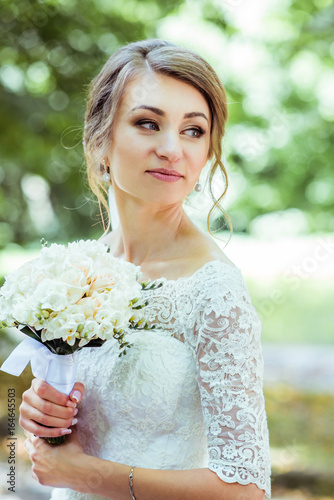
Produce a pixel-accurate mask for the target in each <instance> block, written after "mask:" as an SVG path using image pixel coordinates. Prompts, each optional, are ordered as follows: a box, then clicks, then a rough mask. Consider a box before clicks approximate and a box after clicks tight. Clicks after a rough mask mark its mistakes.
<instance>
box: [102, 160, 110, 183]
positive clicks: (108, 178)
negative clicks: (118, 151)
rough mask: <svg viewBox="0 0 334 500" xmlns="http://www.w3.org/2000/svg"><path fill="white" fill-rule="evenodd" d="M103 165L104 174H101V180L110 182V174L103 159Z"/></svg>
mask: <svg viewBox="0 0 334 500" xmlns="http://www.w3.org/2000/svg"><path fill="white" fill-rule="evenodd" d="M103 166H104V174H103V180H104V182H107V183H108V184H109V183H110V175H109V174H108V171H107V168H109V167H106V161H105V160H103Z"/></svg>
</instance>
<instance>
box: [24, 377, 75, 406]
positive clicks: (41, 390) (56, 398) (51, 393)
mask: <svg viewBox="0 0 334 500" xmlns="http://www.w3.org/2000/svg"><path fill="white" fill-rule="evenodd" d="M31 386H32V388H33V390H34V391H35V393H36V394H37V395H38V396H39V397H40V398H41V399H45V400H47V401H51V402H52V403H55V404H57V405H59V406H66V403H67V401H68V396H67V395H66V394H63V393H62V392H60V391H57V389H55V388H54V387H52V385H50V384H48V383H47V382H45V380H41V379H38V378H34V379H33V381H32V383H31Z"/></svg>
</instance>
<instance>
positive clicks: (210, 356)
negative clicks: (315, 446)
mask: <svg viewBox="0 0 334 500" xmlns="http://www.w3.org/2000/svg"><path fill="white" fill-rule="evenodd" d="M231 283H232V285H231ZM231 283H229V285H230V286H229V287H227V285H226V276H225V279H224V280H222V278H220V279H219V277H218V276H216V277H215V279H213V280H211V282H210V283H206V285H207V286H205V290H204V291H205V293H204V294H203V293H202V294H201V295H202V300H201V305H200V307H199V310H198V314H197V321H196V325H195V338H197V350H196V355H197V356H196V357H197V363H198V383H199V388H200V394H201V402H202V409H203V416H204V421H205V426H206V431H207V443H208V452H209V468H210V469H211V470H212V471H214V472H215V473H216V474H217V475H218V476H219V477H220V478H221V479H222V480H223V481H225V482H227V483H233V482H237V483H239V484H243V485H246V484H249V483H255V484H256V485H257V486H258V487H259V488H260V489H263V490H265V492H266V494H267V496H268V497H270V458H269V438H268V427H267V418H266V413H265V406H264V396H263V360H262V352H261V345H260V337H261V322H260V319H259V317H258V315H257V313H256V311H255V308H254V306H253V305H252V303H251V299H250V297H249V293H248V289H247V287H246V284H245V283H244V279H243V277H242V275H241V273H240V275H239V278H238V277H237V279H234V280H233V279H232V280H231Z"/></svg>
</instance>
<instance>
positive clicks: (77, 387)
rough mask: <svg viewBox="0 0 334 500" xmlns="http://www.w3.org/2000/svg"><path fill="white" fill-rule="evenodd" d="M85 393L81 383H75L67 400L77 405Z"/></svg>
mask: <svg viewBox="0 0 334 500" xmlns="http://www.w3.org/2000/svg"><path fill="white" fill-rule="evenodd" d="M84 392H85V386H84V385H83V384H82V383H81V382H76V383H75V384H74V387H73V389H72V391H71V392H70V395H69V398H70V399H71V400H72V401H74V402H75V403H79V401H81V400H82V397H83V395H84Z"/></svg>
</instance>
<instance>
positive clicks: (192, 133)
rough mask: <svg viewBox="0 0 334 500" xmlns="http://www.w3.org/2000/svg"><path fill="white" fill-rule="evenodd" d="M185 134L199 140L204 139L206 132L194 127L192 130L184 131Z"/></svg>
mask: <svg viewBox="0 0 334 500" xmlns="http://www.w3.org/2000/svg"><path fill="white" fill-rule="evenodd" d="M184 133H185V134H187V135H189V136H190V137H194V138H195V139H199V138H200V137H202V135H204V134H205V131H204V130H203V129H202V128H201V127H192V128H187V129H186V130H185V131H184Z"/></svg>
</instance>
